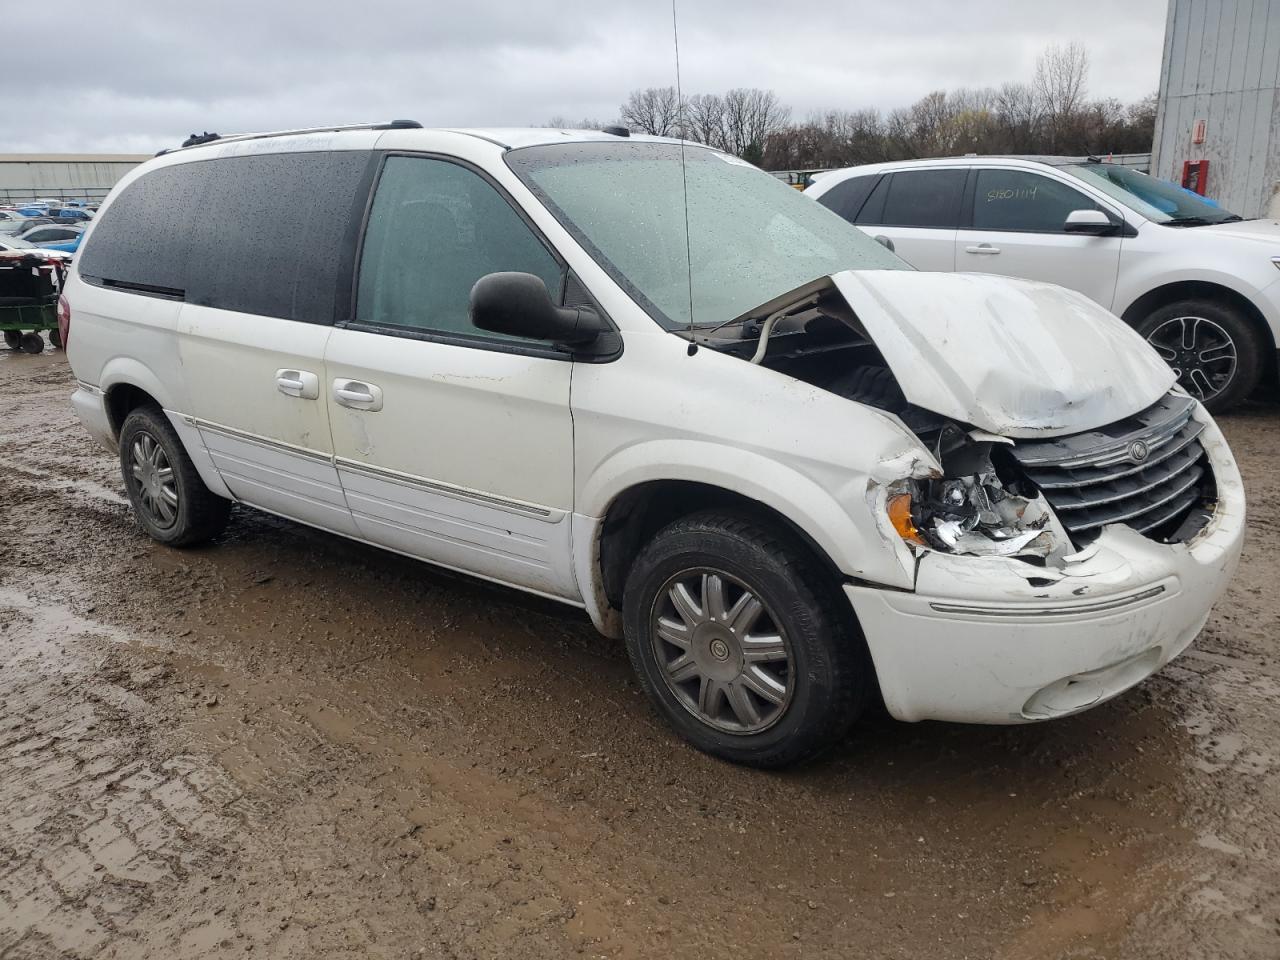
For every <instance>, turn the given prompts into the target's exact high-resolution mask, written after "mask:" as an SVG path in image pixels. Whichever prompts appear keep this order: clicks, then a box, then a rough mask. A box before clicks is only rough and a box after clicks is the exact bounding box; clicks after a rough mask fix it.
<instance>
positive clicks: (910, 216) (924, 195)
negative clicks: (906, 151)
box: [879, 170, 967, 229]
mask: <svg viewBox="0 0 1280 960" xmlns="http://www.w3.org/2000/svg"><path fill="white" fill-rule="evenodd" d="M966 173H967V171H965V170H905V171H901V172H899V173H895V174H893V176H892V177H890V178H888V179H889V186H888V193H887V195H886V196H885V201H884V215H883V216H882V217H881V218H880V220H879V222H880V223H883V224H884V225H885V226H893V227H937V228H942V229H953V228H955V227H957V226H959V224H960V197H961V194H963V193H964V178H965V175H966Z"/></svg>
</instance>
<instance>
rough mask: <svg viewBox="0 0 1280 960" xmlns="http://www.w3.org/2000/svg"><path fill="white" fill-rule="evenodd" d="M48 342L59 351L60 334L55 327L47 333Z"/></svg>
mask: <svg viewBox="0 0 1280 960" xmlns="http://www.w3.org/2000/svg"><path fill="white" fill-rule="evenodd" d="M49 342H50V343H51V344H53V345H54V346H55V347H57V348H58V349H59V350H61V349H62V334H61V333H60V332H59V331H58V328H57V327H54V328H53V329H51V330H50V331H49Z"/></svg>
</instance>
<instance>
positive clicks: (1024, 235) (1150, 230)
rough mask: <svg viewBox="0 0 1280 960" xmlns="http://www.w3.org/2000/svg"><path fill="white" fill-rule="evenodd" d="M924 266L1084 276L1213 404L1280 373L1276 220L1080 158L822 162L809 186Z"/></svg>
mask: <svg viewBox="0 0 1280 960" xmlns="http://www.w3.org/2000/svg"><path fill="white" fill-rule="evenodd" d="M805 193H806V195H807V196H810V197H813V198H814V199H816V200H817V201H818V202H819V203H821V204H822V205H823V206H825V207H828V208H829V209H831V210H833V211H835V212H836V213H838V214H840V216H842V217H844V218H845V219H846V220H848V221H849V222H850V223H853V224H855V225H857V226H858V227H859V228H861V229H862V230H863V231H864V232H865V233H867V234H869V235H871V236H873V237H875V238H877V239H880V240H881V241H882V242H883V243H885V244H887V245H888V246H890V248H891V249H892V250H894V251H895V252H896V253H897V254H898V255H899V256H901V257H902V258H903V259H904V260H906V261H907V262H908V263H910V264H912V265H913V266H914V267H916V268H917V269H920V270H937V271H944V272H952V271H957V272H966V273H994V274H1001V275H1003V276H1008V277H1021V278H1025V279H1028V280H1045V281H1049V282H1051V283H1057V284H1061V285H1062V286H1064V287H1069V288H1071V289H1074V290H1078V291H1080V292H1081V293H1083V294H1084V295H1085V296H1087V297H1089V298H1090V299H1091V300H1093V301H1095V302H1096V303H1100V304H1102V306H1104V307H1106V308H1107V309H1109V310H1111V311H1112V312H1113V313H1115V314H1116V315H1117V316H1119V317H1121V318H1122V319H1123V320H1124V321H1125V322H1126V323H1128V324H1130V325H1131V326H1133V327H1134V328H1135V329H1137V330H1138V331H1139V332H1140V333H1141V334H1142V335H1143V336H1144V337H1145V338H1146V339H1147V341H1148V342H1149V343H1150V344H1151V346H1152V347H1154V348H1155V350H1156V352H1158V353H1159V354H1160V356H1161V357H1163V358H1164V360H1165V361H1166V362H1167V363H1168V364H1169V365H1170V366H1171V367H1173V369H1174V370H1175V371H1176V373H1177V375H1178V382H1179V383H1180V384H1181V385H1182V387H1183V388H1184V389H1186V390H1187V391H1188V392H1189V393H1191V394H1192V395H1193V396H1195V397H1196V398H1197V399H1199V400H1200V401H1201V402H1203V403H1204V404H1205V406H1207V407H1208V408H1209V409H1210V410H1213V411H1218V410H1224V409H1226V408H1228V407H1230V406H1231V405H1233V404H1235V403H1237V402H1239V401H1240V400H1242V399H1244V398H1245V397H1247V396H1248V395H1249V394H1250V393H1252V392H1253V391H1254V389H1255V388H1256V387H1257V386H1258V384H1259V383H1260V382H1261V381H1262V380H1263V378H1264V377H1268V378H1271V379H1274V377H1275V372H1276V346H1277V342H1280V270H1278V269H1277V268H1278V267H1280V223H1276V222H1274V221H1263V220H1245V219H1244V218H1242V217H1240V216H1237V215H1235V214H1233V213H1231V212H1229V211H1227V210H1224V209H1222V208H1221V207H1219V206H1218V205H1217V204H1214V203H1212V202H1210V201H1207V200H1205V199H1204V198H1202V197H1200V196H1198V195H1197V194H1195V193H1192V192H1191V191H1189V190H1185V189H1183V188H1182V187H1179V186H1177V185H1176V184H1172V183H1168V182H1166V181H1163V180H1159V179H1156V178H1154V177H1150V176H1147V175H1146V174H1143V173H1140V172H1138V171H1136V170H1133V169H1130V168H1127V167H1122V166H1119V165H1117V164H1110V163H1104V162H1099V161H1097V160H1093V159H1081V158H1061V159H1052V158H1042V157H1040V158H1020V157H953V158H947V159H939V160H911V161H903V162H900V163H882V164H872V165H867V166H861V167H850V168H847V169H844V170H836V171H831V172H828V173H823V174H819V175H817V176H816V177H815V180H814V182H813V184H812V185H811V186H810V187H809V188H808V189H807V190H806V191H805Z"/></svg>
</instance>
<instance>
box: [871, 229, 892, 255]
mask: <svg viewBox="0 0 1280 960" xmlns="http://www.w3.org/2000/svg"><path fill="white" fill-rule="evenodd" d="M875 240H876V243H878V244H880V245H881V246H883V247H884V248H885V249H886V250H888V251H890V252H893V237H886V236H885V235H884V234H883V233H878V234H876V237H875Z"/></svg>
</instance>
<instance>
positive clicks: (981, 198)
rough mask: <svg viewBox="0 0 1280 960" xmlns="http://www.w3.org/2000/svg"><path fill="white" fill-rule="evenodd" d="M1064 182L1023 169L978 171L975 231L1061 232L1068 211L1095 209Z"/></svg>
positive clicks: (974, 198) (1092, 204) (974, 207)
mask: <svg viewBox="0 0 1280 960" xmlns="http://www.w3.org/2000/svg"><path fill="white" fill-rule="evenodd" d="M1099 209H1101V208H1100V207H1099V206H1098V205H1097V204H1096V203H1094V202H1093V201H1092V200H1090V199H1089V198H1088V197H1086V196H1085V195H1084V194H1082V193H1081V192H1080V191H1079V190H1073V189H1072V188H1071V187H1069V186H1067V185H1066V184H1065V183H1059V182H1058V181H1057V180H1051V179H1050V178H1049V177H1042V176H1040V175H1039V174H1037V173H1029V172H1027V171H1025V170H979V171H978V178H977V182H976V186H975V188H974V193H973V228H974V229H975V230H1013V231H1030V232H1036V233H1062V232H1063V229H1062V228H1063V225H1064V224H1065V223H1066V221H1067V214H1069V213H1070V212H1071V211H1072V210H1099Z"/></svg>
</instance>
